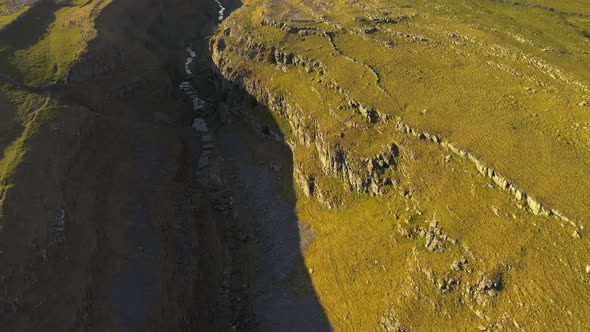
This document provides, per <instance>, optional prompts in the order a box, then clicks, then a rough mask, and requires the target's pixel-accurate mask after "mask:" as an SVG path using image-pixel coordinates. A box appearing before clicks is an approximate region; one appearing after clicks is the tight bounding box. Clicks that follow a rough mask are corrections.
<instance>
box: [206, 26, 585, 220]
mask: <svg viewBox="0 0 590 332" xmlns="http://www.w3.org/2000/svg"><path fill="white" fill-rule="evenodd" d="M386 23H391V22H386ZM264 24H268V25H272V26H274V25H277V27H278V28H280V29H281V30H285V29H287V30H288V31H287V30H285V31H286V32H288V33H291V32H293V31H291V30H290V28H286V26H287V25H288V24H286V23H277V22H271V21H268V20H266V21H264V20H263V25H264ZM242 29H243V28H242V27H240V26H238V25H237V24H235V23H233V22H229V23H228V22H227V21H226V27H225V29H224V30H223V33H219V34H218V35H216V36H214V38H212V40H211V44H210V45H211V48H212V50H213V61H214V63H215V64H216V67H215V72H216V78H217V81H218V85H219V86H220V87H221V91H225V92H222V94H223V95H230V94H231V92H228V91H229V90H230V89H233V88H236V87H238V88H240V89H241V90H243V91H244V92H245V93H246V94H247V95H251V96H253V97H254V98H255V99H256V102H257V103H260V104H263V105H265V106H267V107H269V108H270V109H271V110H272V111H273V112H275V113H276V114H278V115H279V116H281V117H282V118H284V119H286V120H287V122H288V123H289V126H290V128H291V130H292V133H293V135H294V138H295V140H294V141H292V142H289V144H290V145H291V147H292V148H296V145H297V144H302V145H304V146H307V147H310V146H313V147H314V148H315V149H314V150H315V152H316V155H317V160H318V161H319V164H320V167H321V171H322V173H323V174H324V175H326V176H329V177H333V178H338V179H340V180H341V181H342V182H343V184H344V186H345V188H347V189H348V190H350V191H353V192H359V193H370V194H373V195H380V194H382V193H384V192H386V191H387V189H386V188H387V187H388V186H392V185H395V184H396V181H395V180H394V178H395V176H394V173H395V165H396V158H398V157H399V146H398V145H397V143H396V142H392V143H391V144H390V145H389V146H387V147H384V150H383V152H382V153H378V154H376V155H373V156H362V155H359V154H357V153H355V152H354V151H351V150H348V149H346V148H344V147H343V146H342V145H341V144H340V143H338V140H337V139H333V137H332V136H331V135H332V134H330V133H328V132H327V131H324V130H322V128H320V126H319V124H318V123H317V120H315V119H314V118H311V117H310V116H308V115H307V114H306V112H305V111H304V110H302V109H301V107H299V106H298V105H297V104H296V103H294V102H292V101H291V100H290V98H289V94H288V93H285V92H283V91H272V90H270V89H268V88H267V87H265V86H264V85H263V84H262V83H261V82H259V81H257V80H255V79H252V78H250V77H249V75H247V74H244V73H241V72H239V70H237V69H234V68H233V67H232V64H231V63H229V62H226V61H227V60H226V57H225V56H224V54H225V53H227V52H232V53H234V54H237V55H239V56H241V57H245V58H248V59H253V60H256V61H260V62H265V63H269V64H275V65H276V66H277V67H279V68H281V69H282V70H283V71H289V70H293V69H296V68H303V69H304V70H305V71H306V72H307V73H312V72H317V73H319V74H320V75H323V74H324V73H326V69H325V66H323V65H322V64H321V63H320V62H319V61H317V60H315V59H313V58H306V57H302V56H299V55H297V54H294V53H291V52H286V51H284V50H283V49H281V48H280V47H278V46H274V45H266V44H265V43H264V42H262V41H261V40H257V39H256V38H255V37H253V36H251V35H250V34H248V33H244V32H243V31H242ZM314 31H315V30H314ZM363 33H366V32H363ZM322 37H324V38H327V40H328V41H329V42H330V44H331V45H332V47H333V48H334V50H335V51H336V52H337V53H339V54H340V55H342V56H344V57H345V58H347V59H349V60H350V61H352V62H353V63H359V62H358V61H357V60H356V59H354V58H350V57H348V56H347V55H345V54H344V53H343V52H342V51H341V50H339V49H338V47H337V46H336V45H335V43H334V40H333V32H324V33H323V34H322ZM410 37H412V38H414V37H415V36H410ZM225 38H233V39H235V41H232V45H234V46H228V45H227V43H226V41H225ZM417 40H418V41H428V40H427V39H425V38H422V37H417ZM238 45H240V46H238ZM361 64H362V63H361ZM362 65H364V66H367V65H365V64H362ZM368 69H369V71H370V72H372V73H373V75H374V76H375V77H376V85H377V87H378V88H379V89H380V90H381V91H382V92H383V93H384V94H385V95H388V96H390V94H389V92H388V91H387V90H385V89H384V88H382V87H381V86H380V76H379V73H378V72H376V71H375V70H374V69H372V67H370V66H369V67H368ZM319 82H320V83H323V85H324V87H326V88H328V89H330V90H332V91H335V92H336V93H338V94H339V95H340V96H341V97H342V100H343V103H342V105H341V106H340V107H339V109H340V110H352V111H353V112H355V113H358V114H360V115H362V116H363V117H364V118H366V119H367V122H368V126H370V125H371V124H375V123H378V122H385V123H393V124H394V125H395V126H396V127H397V130H398V131H399V132H400V133H402V134H407V135H410V136H413V137H415V138H416V139H420V140H426V141H429V142H432V143H435V144H437V145H438V146H439V147H441V148H442V149H445V150H448V151H450V152H452V153H453V154H455V155H457V156H459V157H461V158H464V159H467V160H469V161H470V162H471V163H472V164H473V165H474V166H475V168H476V169H477V170H478V172H479V173H480V174H481V175H482V176H484V177H486V178H488V179H490V180H491V182H492V183H493V184H494V185H495V187H496V188H498V189H500V190H502V191H505V192H507V193H509V194H510V195H512V196H513V197H514V199H515V201H516V202H517V204H519V206H522V207H526V208H527V209H528V210H529V211H530V212H531V213H533V214H535V215H542V216H546V217H548V216H555V217H556V218H558V219H560V220H561V221H565V222H569V223H571V224H572V225H573V226H574V227H577V223H575V222H574V221H571V220H570V219H569V218H567V217H566V216H564V215H563V214H562V213H561V212H559V211H558V210H556V209H551V208H549V207H547V206H546V205H545V204H543V203H541V202H540V201H539V200H537V199H536V198H535V197H534V196H533V195H531V194H529V193H527V192H526V191H525V190H524V189H522V188H520V187H519V186H517V185H516V184H515V183H514V182H513V181H512V180H510V179H509V178H507V177H505V176H503V175H502V174H501V173H499V172H498V171H497V170H495V169H494V168H492V167H491V166H489V165H488V164H486V163H485V162H484V161H483V160H481V158H479V157H478V156H477V155H475V154H474V153H473V152H471V151H468V150H465V149H462V148H460V147H458V146H457V145H456V144H454V143H452V142H449V141H448V140H445V139H443V138H441V137H440V136H439V135H435V134H430V133H427V132H423V131H420V130H418V129H416V128H413V127H411V126H409V125H408V124H406V123H404V121H403V119H402V118H401V117H393V116H391V115H389V114H385V113H382V112H380V111H379V110H378V109H376V108H375V107H372V106H369V105H365V104H363V103H362V102H360V101H357V100H355V99H353V98H351V94H350V92H349V91H347V90H346V89H343V88H342V87H340V85H339V84H338V82H336V81H335V80H334V79H331V80H329V81H327V82H322V81H321V80H319ZM228 104H233V105H240V104H243V103H241V102H235V101H232V100H231V98H230V99H227V98H225V100H224V102H222V104H221V106H220V108H222V109H224V108H227V107H226V105H228ZM248 112H249V110H248V109H247V108H243V107H233V110H232V111H231V112H230V113H233V114H234V115H239V116H246V117H250V118H252V117H251V116H249V115H248ZM351 125H353V124H351ZM354 125H355V126H357V127H358V126H359V124H356V123H355V124H354ZM317 176H318V174H303V173H302V174H300V175H299V176H298V177H299V178H300V179H301V180H300V181H298V183H299V184H300V187H301V188H302V190H303V191H304V193H306V194H309V196H313V191H312V190H310V185H309V181H308V180H309V179H310V178H314V179H315V181H314V184H315V185H314V188H315V190H317V182H318V181H317ZM306 179H307V180H306Z"/></svg>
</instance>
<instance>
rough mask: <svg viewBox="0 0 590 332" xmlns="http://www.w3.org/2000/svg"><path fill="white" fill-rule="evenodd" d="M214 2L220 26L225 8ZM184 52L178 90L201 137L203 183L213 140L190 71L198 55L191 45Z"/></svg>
mask: <svg viewBox="0 0 590 332" xmlns="http://www.w3.org/2000/svg"><path fill="white" fill-rule="evenodd" d="M214 1H215V3H217V5H218V6H219V11H218V14H219V16H218V17H217V19H218V23H219V24H221V22H222V21H223V19H224V17H225V16H224V15H225V10H226V8H225V7H224V6H223V4H222V3H221V1H220V0H214ZM186 52H187V53H188V56H187V58H186V61H185V63H184V71H185V73H186V78H185V79H184V80H183V81H182V82H180V84H179V85H178V88H179V89H180V91H182V92H183V93H184V94H185V95H186V96H188V97H189V98H190V99H191V100H192V108H193V112H194V120H193V124H192V127H193V129H194V130H196V131H197V132H199V133H200V134H201V135H202V136H201V149H202V154H201V157H200V158H199V162H198V165H197V167H198V172H197V174H198V176H199V178H200V179H201V180H202V181H205V180H206V178H207V176H208V174H209V155H210V154H211V153H212V150H213V149H214V146H215V139H214V137H213V134H212V133H210V132H209V128H208V126H207V121H206V120H205V119H206V117H207V110H208V107H207V103H206V102H205V101H204V100H203V99H201V98H200V97H199V94H198V93H197V89H196V88H195V87H194V85H193V79H194V75H193V72H192V70H191V64H192V63H193V61H195V60H198V59H197V58H198V56H199V55H198V54H197V53H195V51H194V50H193V47H192V45H189V46H187V47H186Z"/></svg>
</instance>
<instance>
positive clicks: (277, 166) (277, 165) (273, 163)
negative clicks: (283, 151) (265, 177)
mask: <svg viewBox="0 0 590 332" xmlns="http://www.w3.org/2000/svg"><path fill="white" fill-rule="evenodd" d="M270 169H271V170H273V171H274V172H280V171H281V169H282V167H281V164H280V163H279V162H277V161H271V162H270Z"/></svg>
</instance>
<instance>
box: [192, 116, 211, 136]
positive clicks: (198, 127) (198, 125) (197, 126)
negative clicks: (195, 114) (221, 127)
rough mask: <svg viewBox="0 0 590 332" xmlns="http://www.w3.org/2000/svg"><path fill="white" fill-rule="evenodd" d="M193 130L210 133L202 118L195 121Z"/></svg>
mask: <svg viewBox="0 0 590 332" xmlns="http://www.w3.org/2000/svg"><path fill="white" fill-rule="evenodd" d="M193 129H194V130H196V131H198V132H200V133H206V132H208V131H209V129H208V128H207V123H206V122H205V120H203V119H202V118H195V121H194V122H193Z"/></svg>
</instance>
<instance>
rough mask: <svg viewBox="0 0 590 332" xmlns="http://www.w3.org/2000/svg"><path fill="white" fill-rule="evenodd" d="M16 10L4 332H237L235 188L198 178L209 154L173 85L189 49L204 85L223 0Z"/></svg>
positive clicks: (7, 127)
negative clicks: (225, 201) (196, 55)
mask: <svg viewBox="0 0 590 332" xmlns="http://www.w3.org/2000/svg"><path fill="white" fill-rule="evenodd" d="M6 3H7V4H8V2H6ZM3 4H4V3H3ZM14 4H15V2H10V4H9V5H10V6H9V7H10V8H11V9H10V10H7V11H6V12H4V11H0V17H1V19H0V22H2V24H4V22H6V25H5V26H4V27H3V28H2V29H0V82H1V84H2V86H1V91H0V92H1V93H0V107H1V109H0V119H1V120H2V121H1V124H0V147H1V148H2V151H3V155H2V156H1V160H0V202H1V204H2V205H1V214H0V272H1V273H0V275H1V276H0V322H1V324H2V330H7V331H31V330H39V331H68V330H76V331H87V330H96V331H128V330H142V331H145V330H153V331H165V330H179V329H181V330H226V329H227V328H229V327H230V326H231V325H233V324H234V322H235V321H236V320H237V319H238V317H236V315H234V314H233V311H232V308H231V307H230V304H231V303H232V302H231V301H232V300H231V299H230V298H229V295H228V294H226V293H224V292H223V291H222V290H223V289H224V287H225V288H227V287H228V283H230V282H231V277H232V275H230V274H229V271H231V270H230V268H229V259H230V256H229V253H228V250H229V249H228V248H227V244H226V241H225V236H226V235H225V233H224V231H223V230H224V227H225V226H224V225H225V223H226V222H229V221H228V220H229V218H228V217H226V216H225V215H223V214H221V213H220V212H218V211H216V210H215V209H214V206H215V205H214V199H219V196H222V195H224V194H225V192H224V191H223V188H216V187H214V186H211V185H209V184H208V183H201V182H199V181H198V179H197V175H196V174H195V172H194V169H196V168H197V163H198V161H199V159H200V157H201V155H202V154H204V150H205V148H204V147H202V146H201V144H200V143H199V142H200V135H199V134H198V133H197V132H195V131H194V130H192V128H191V124H192V120H193V119H192V118H193V114H192V110H191V107H190V106H189V102H190V101H189V100H185V97H184V96H183V95H182V94H181V92H180V91H178V89H177V86H178V83H179V82H180V81H181V80H182V79H184V76H183V73H184V69H185V68H184V63H185V60H186V58H187V52H186V47H187V46H188V45H191V44H193V48H194V49H195V50H197V51H198V52H200V53H202V54H203V56H202V59H204V61H195V63H193V64H192V65H191V66H192V67H191V68H193V70H194V71H195V72H196V73H199V74H198V75H195V77H194V80H195V82H200V83H198V84H200V85H199V86H201V85H203V86H206V85H207V84H208V79H209V75H208V74H209V71H208V69H209V61H206V59H208V57H207V56H205V54H206V53H207V47H208V41H207V40H206V39H205V38H204V37H206V36H208V35H211V34H212V33H213V32H214V30H215V28H216V27H217V23H218V22H217V21H218V10H219V7H218V5H217V4H216V3H215V2H214V1H194V2H189V1H183V0H160V1H137V0H115V1H103V0H96V1H83V2H80V1H39V2H36V3H35V2H30V3H24V2H23V3H22V7H20V8H15V7H14ZM7 6H8V5H7ZM1 8H5V7H1ZM17 16H18V17H17ZM9 21H10V22H9ZM195 85H197V83H195ZM211 91H212V87H210V88H209V91H206V90H205V89H203V91H202V93H203V96H202V97H203V98H205V99H206V98H209V96H210V95H211V94H212V92H211Z"/></svg>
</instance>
